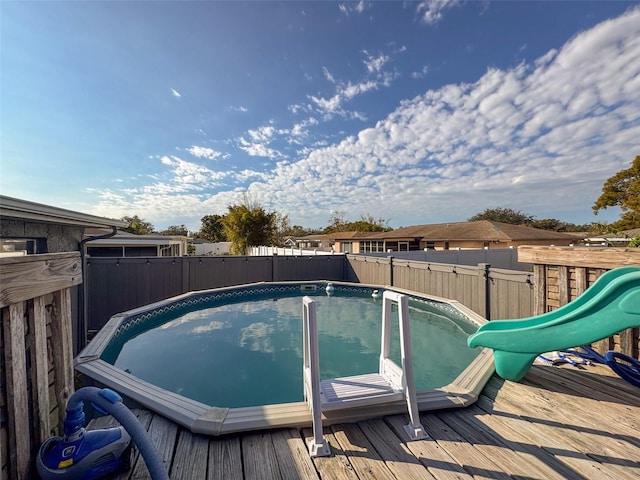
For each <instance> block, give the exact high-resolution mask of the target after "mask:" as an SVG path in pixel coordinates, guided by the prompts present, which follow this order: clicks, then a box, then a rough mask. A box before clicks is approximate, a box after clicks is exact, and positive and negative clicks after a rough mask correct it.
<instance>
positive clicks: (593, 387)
mask: <svg viewBox="0 0 640 480" xmlns="http://www.w3.org/2000/svg"><path fill="white" fill-rule="evenodd" d="M136 413H137V414H138V416H139V418H140V420H141V421H142V422H143V424H144V425H145V426H147V427H148V429H149V431H150V432H151V435H152V438H153V440H154V442H155V443H156V445H158V448H159V451H160V452H162V456H163V458H165V459H166V465H167V467H168V469H169V472H170V477H171V478H172V479H197V480H208V479H225V480H234V479H268V480H271V479H278V478H283V479H298V478H303V479H331V480H335V479H338V480H339V479H365V478H369V479H402V480H410V479H431V478H437V479H471V478H475V479H479V478H487V479H500V478H505V479H507V478H515V479H519V480H525V479H545V480H546V479H560V478H572V479H573V478H575V479H596V478H597V479H605V478H606V479H635V480H637V479H639V478H640V389H638V388H635V387H633V386H631V385H629V384H628V383H626V382H624V381H622V380H621V379H619V378H618V377H616V376H615V375H614V374H613V373H612V372H611V371H610V370H609V369H608V368H607V367H604V366H588V367H585V368H584V369H582V370H579V369H577V368H575V367H566V368H558V367H543V366H534V367H533V368H532V369H531V371H530V372H529V373H528V374H527V376H526V377H525V379H524V380H523V381H522V382H520V383H512V382H504V381H503V380H501V379H500V378H498V377H493V378H492V379H491V380H490V382H489V383H488V385H487V386H486V388H485V389H484V392H483V395H482V396H481V397H480V399H479V401H478V402H477V403H476V404H475V405H473V406H471V407H469V408H466V409H457V410H448V411H439V412H430V413H425V414H423V415H421V420H422V423H423V425H424V426H425V428H426V430H427V433H428V434H429V436H430V438H429V439H427V440H420V441H415V442H409V443H405V442H404V441H403V440H401V438H404V437H401V436H400V435H401V433H400V432H402V425H404V424H405V423H406V422H407V418H406V417H405V416H403V415H394V416H388V417H385V418H380V419H375V420H369V421H363V422H358V423H355V424H341V425H334V426H331V427H328V428H326V429H325V432H326V434H327V437H328V440H329V443H330V445H331V449H332V452H333V454H334V455H333V456H331V457H327V458H317V459H314V460H311V459H310V458H309V456H308V454H307V449H306V446H305V439H308V438H310V437H311V431H310V429H302V430H299V429H284V430H269V431H257V432H250V433H245V434H238V435H232V436H226V437H222V438H210V437H203V436H200V435H194V434H192V433H191V432H189V431H185V430H183V429H181V428H179V427H178V426H177V425H175V424H173V423H171V422H169V421H167V420H166V419H164V418H162V417H160V416H157V415H153V414H152V413H150V412H148V411H136ZM108 421H109V419H107V418H105V417H103V418H102V419H98V420H95V421H94V422H93V423H92V426H94V427H98V426H103V425H104V424H105V422H108ZM120 478H121V479H127V478H132V479H139V478H149V477H148V472H147V470H146V466H145V465H144V462H143V461H142V459H134V463H133V466H132V469H131V470H130V471H129V472H127V473H126V474H123V475H122V476H121V477H120Z"/></svg>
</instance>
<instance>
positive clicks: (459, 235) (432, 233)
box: [360, 220, 575, 242]
mask: <svg viewBox="0 0 640 480" xmlns="http://www.w3.org/2000/svg"><path fill="white" fill-rule="evenodd" d="M365 235H366V238H367V239H374V238H376V239H382V238H386V239H394V238H397V239H400V238H421V239H424V240H429V241H452V240H481V241H494V240H498V241H503V242H504V241H522V240H556V241H561V240H564V241H570V240H575V237H574V236H572V235H569V234H566V233H562V232H554V231H551V230H541V229H539V228H533V227H527V226H524V225H512V224H510V223H502V222H492V221H489V220H479V221H476V222H452V223H436V224H430V225H415V226H411V227H404V228H398V229H396V230H393V231H391V232H376V233H371V234H364V233H363V234H361V236H360V238H364V237H365Z"/></svg>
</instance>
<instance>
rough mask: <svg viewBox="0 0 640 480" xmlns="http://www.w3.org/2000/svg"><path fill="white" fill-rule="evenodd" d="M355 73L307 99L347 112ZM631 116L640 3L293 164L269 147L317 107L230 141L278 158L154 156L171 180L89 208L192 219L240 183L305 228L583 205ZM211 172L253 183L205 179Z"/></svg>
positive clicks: (605, 172) (627, 155) (639, 72)
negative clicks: (221, 165)
mask: <svg viewBox="0 0 640 480" xmlns="http://www.w3.org/2000/svg"><path fill="white" fill-rule="evenodd" d="M367 82H368V81H366V82H361V83H357V84H349V83H347V84H346V85H343V84H340V83H339V82H338V83H337V84H336V85H337V88H336V93H335V94H334V95H333V96H330V97H328V98H322V97H320V96H317V97H309V101H310V105H311V106H312V107H313V109H316V110H317V111H319V112H320V111H321V112H325V113H326V114H333V115H347V112H345V109H344V103H345V102H347V101H348V99H350V98H354V97H355V96H357V95H359V94H362V93H364V92H366V91H368V90H367V89H372V88H376V87H373V86H372V84H370V83H367ZM374 83H375V82H374ZM309 108H310V107H309ZM297 111H298V112H302V111H304V108H302V107H300V108H299V109H298V110H297ZM638 112H640V9H635V10H632V11H629V12H628V13H626V14H625V15H623V16H621V17H619V18H616V19H613V20H610V21H607V22H604V23H601V24H599V25H597V26H596V27H594V28H592V29H590V30H588V31H585V32H583V33H580V34H579V35H576V36H575V37H574V38H573V39H571V40H570V41H568V42H567V43H566V44H565V45H564V46H562V47H560V48H558V49H557V50H552V51H549V52H548V53H547V54H545V55H543V56H541V57H540V58H538V59H537V60H535V61H533V62H530V63H522V64H520V65H517V66H515V67H513V68H510V69H496V68H494V69H490V70H488V71H487V72H486V73H485V74H484V75H482V77H480V78H479V79H478V80H477V81H476V82H474V83H467V84H450V85H446V86H444V87H442V88H439V89H435V90H429V91H426V92H425V93H424V94H422V95H419V96H416V97H415V98H412V99H407V100H405V101H403V102H401V104H400V105H399V106H398V107H397V108H396V110H395V111H393V112H391V113H390V114H389V115H387V117H386V118H383V119H382V120H380V121H378V122H377V123H376V124H375V125H372V126H369V127H368V128H365V129H363V130H362V131H361V132H359V133H358V134H357V135H352V136H349V137H346V138H343V139H342V140H341V141H339V142H338V143H335V144H331V145H327V144H326V143H325V144H324V145H325V146H322V144H316V145H314V144H313V140H314V139H312V138H310V139H309V140H308V141H307V142H305V143H304V144H303V146H302V148H300V149H299V152H300V154H303V155H304V157H303V158H302V159H301V160H299V161H292V160H291V159H289V158H287V157H284V156H278V154H279V152H277V151H276V150H275V148H274V147H273V146H272V144H274V143H273V142H275V141H276V140H277V139H278V138H280V137H281V136H282V135H289V136H290V137H291V138H293V136H294V135H305V134H306V133H307V132H306V126H307V125H311V124H313V123H308V124H305V122H317V121H318V117H317V116H316V115H312V116H310V117H309V119H314V120H307V121H302V122H298V123H297V124H296V125H294V126H293V127H292V128H290V129H287V130H278V129H277V128H276V126H275V125H273V124H267V125H265V126H263V127H260V128H258V129H255V130H251V131H249V132H247V134H246V135H245V136H244V137H243V138H242V139H240V140H239V141H238V143H239V146H240V148H242V149H243V150H245V151H246V152H247V153H249V154H254V155H260V156H263V157H267V158H277V159H278V160H279V161H278V162H277V163H275V166H273V168H272V170H267V171H265V172H259V171H256V170H252V169H248V170H242V171H241V172H239V173H238V172H234V173H233V174H228V175H227V177H223V174H222V173H220V172H214V171H212V170H208V169H203V168H202V167H201V166H199V165H195V164H193V163H189V162H184V161H183V160H181V159H179V158H178V157H175V156H171V157H163V159H162V162H163V165H164V167H165V168H166V169H168V171H169V173H170V174H171V177H170V178H169V179H166V178H165V180H164V181H163V180H162V178H163V177H158V178H156V179H155V180H154V183H152V185H149V186H148V188H146V189H137V190H134V191H124V190H122V191H117V192H115V191H104V192H102V198H103V201H102V206H101V208H103V207H105V206H106V205H111V206H113V207H114V208H115V210H109V212H107V211H105V210H101V211H98V212H96V213H97V214H105V215H106V216H117V214H114V211H118V212H119V210H117V208H116V207H121V208H122V210H121V211H122V214H130V213H131V212H134V213H137V214H139V215H141V216H142V217H143V218H146V219H149V220H150V221H156V220H155V219H157V218H166V217H167V216H168V212H173V213H172V214H173V215H174V216H175V215H176V214H183V215H185V216H187V215H188V214H190V215H191V217H193V218H197V219H199V218H200V217H201V216H202V214H203V212H206V213H215V212H220V213H223V212H224V209H225V208H226V205H229V204H231V203H234V202H236V201H238V200H239V199H240V200H241V195H242V192H245V191H247V190H248V191H249V192H250V193H251V194H255V195H257V197H258V198H259V199H260V201H261V203H262V204H263V205H264V206H265V207H266V208H270V209H275V210H277V211H279V212H281V213H285V214H289V215H290V218H291V221H292V223H298V224H303V225H308V226H322V225H325V224H326V221H327V219H328V216H329V213H330V212H331V211H341V210H342V211H347V212H349V215H350V216H354V217H355V216H357V215H358V214H360V213H365V212H370V213H371V214H373V215H375V216H376V217H378V216H380V217H382V218H389V219H391V224H392V225H395V226H398V225H411V224H419V223H430V222H434V221H456V220H464V219H466V218H469V217H470V216H471V215H473V214H475V213H477V212H479V211H482V210H483V209H485V208H493V207H496V206H504V207H509V208H516V209H520V210H522V211H526V212H527V213H530V214H533V215H536V216H539V217H541V218H545V217H548V216H551V215H549V213H548V212H557V211H559V206H561V207H560V208H562V209H564V211H585V210H586V211H587V212H589V213H590V206H591V205H592V204H593V202H594V201H595V199H596V198H597V196H598V195H599V193H600V189H601V187H602V185H603V183H604V181H605V180H606V179H607V178H608V177H610V176H611V175H613V174H614V173H615V172H617V171H619V170H621V169H622V168H628V165H629V163H630V161H631V160H632V159H633V158H634V157H635V156H636V155H638V153H639V152H638V138H640V117H639V116H638ZM307 113H308V112H307ZM322 140H323V141H325V142H326V139H322ZM309 145H313V147H310V146H309ZM222 181H226V182H231V181H233V182H236V181H238V182H241V181H253V183H251V184H250V185H249V186H248V187H247V186H246V184H245V185H241V184H240V183H234V184H233V187H229V186H228V184H227V185H226V186H223V187H221V188H217V187H209V186H213V185H216V184H219V183H220V182H222ZM203 186H206V188H209V189H206V188H205V189H202V187H203ZM176 212H177V213H176ZM190 212H191V213H190ZM120 216H121V215H120ZM196 216H197V217H196ZM179 223H185V222H184V221H182V222H179Z"/></svg>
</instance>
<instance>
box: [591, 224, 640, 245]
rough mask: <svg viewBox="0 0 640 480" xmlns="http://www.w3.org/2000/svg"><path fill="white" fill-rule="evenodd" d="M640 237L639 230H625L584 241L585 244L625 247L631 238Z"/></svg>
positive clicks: (595, 236)
mask: <svg viewBox="0 0 640 480" xmlns="http://www.w3.org/2000/svg"><path fill="white" fill-rule="evenodd" d="M638 235H640V228H634V229H632V230H625V231H623V232H618V233H605V234H603V235H594V236H591V237H588V238H585V239H584V242H585V243H586V244H596V245H602V244H604V245H607V246H610V247H626V246H627V245H628V244H629V242H630V241H631V239H632V238H634V237H637V236H638Z"/></svg>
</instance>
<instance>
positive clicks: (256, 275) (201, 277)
mask: <svg viewBox="0 0 640 480" xmlns="http://www.w3.org/2000/svg"><path fill="white" fill-rule="evenodd" d="M187 261H188V265H189V268H188V274H187V275H188V282H187V283H186V285H185V286H184V292H183V293H186V292H188V291H195V290H208V289H210V288H220V287H228V286H230V285H240V284H243V283H255V282H268V281H271V279H272V278H273V260H272V258H271V257H245V256H242V257H240V256H221V257H208V256H207V257H188V259H187Z"/></svg>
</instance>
